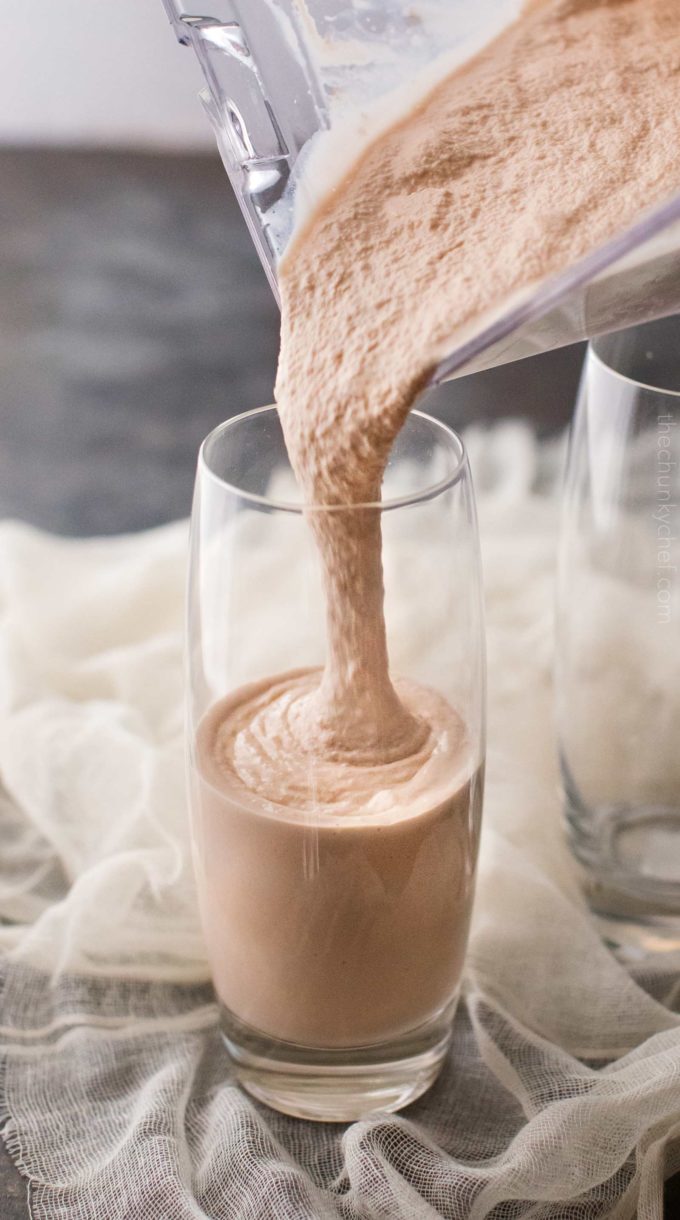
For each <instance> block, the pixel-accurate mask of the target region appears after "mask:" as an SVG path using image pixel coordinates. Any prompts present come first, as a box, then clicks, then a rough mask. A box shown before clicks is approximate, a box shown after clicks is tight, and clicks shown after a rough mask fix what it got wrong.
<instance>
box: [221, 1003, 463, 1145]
mask: <svg viewBox="0 0 680 1220" xmlns="http://www.w3.org/2000/svg"><path fill="white" fill-rule="evenodd" d="M457 998H458V997H456V1000H455V1001H454V1002H453V1003H452V1004H450V1005H448V1006H447V1008H446V1010H445V1011H444V1012H442V1013H440V1014H438V1015H437V1017H435V1018H434V1019H433V1020H432V1021H430V1022H428V1023H427V1024H426V1025H421V1026H420V1027H419V1028H418V1029H416V1030H413V1031H412V1032H411V1033H409V1034H405V1035H403V1036H402V1037H400V1038H399V1039H395V1040H393V1041H390V1042H388V1043H381V1044H378V1045H375V1046H363V1047H348V1048H342V1049H333V1050H320V1049H317V1048H314V1047H305V1046H297V1045H295V1044H294V1043H291V1042H281V1041H278V1040H277V1039H275V1038H270V1037H268V1036H267V1035H266V1034H261V1033H259V1031H257V1030H254V1029H252V1028H251V1027H249V1026H247V1025H244V1024H243V1022H241V1021H239V1020H238V1019H237V1018H236V1017H234V1015H233V1014H232V1013H230V1012H229V1011H228V1010H227V1009H225V1008H224V1007H222V1008H221V1026H222V1037H223V1039H224V1044H225V1046H226V1048H227V1051H228V1054H229V1058H230V1059H231V1062H232V1065H233V1068H234V1073H235V1075H236V1079H237V1080H238V1082H239V1084H240V1085H241V1086H242V1087H243V1088H244V1089H245V1090H246V1092H248V1093H250V1094H251V1096H253V1097H256V1098H257V1100H258V1101H263V1102H264V1103H265V1104H266V1105H268V1106H271V1107H272V1109H273V1110H280V1111H281V1113H283V1114H291V1115H293V1117H295V1118H306V1119H311V1120H313V1121H315V1122H326V1123H346V1122H353V1121H355V1120H356V1119H359V1118H364V1117H365V1116H366V1115H367V1114H369V1113H371V1112H372V1111H374V1110H387V1111H395V1110H401V1109H403V1107H404V1106H408V1105H409V1104H410V1102H412V1101H415V1100H416V1098H417V1097H420V1096H421V1094H422V1093H424V1092H425V1091H426V1090H427V1089H429V1088H430V1085H432V1084H433V1083H434V1081H435V1080H436V1078H437V1076H438V1075H439V1072H440V1070H441V1067H442V1064H443V1062H444V1058H445V1056H446V1052H447V1050H448V1046H449V1042H450V1039H451V1022H452V1020H453V1015H454V1012H455V1008H456V1003H457Z"/></svg>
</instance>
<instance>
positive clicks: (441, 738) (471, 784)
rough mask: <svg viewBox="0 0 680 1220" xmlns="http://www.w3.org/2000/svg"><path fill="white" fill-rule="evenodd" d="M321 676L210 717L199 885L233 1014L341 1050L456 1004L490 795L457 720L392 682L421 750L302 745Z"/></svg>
mask: <svg viewBox="0 0 680 1220" xmlns="http://www.w3.org/2000/svg"><path fill="white" fill-rule="evenodd" d="M319 682H320V674H319V673H318V672H315V671H297V672H291V673H287V674H282V675H278V676H277V677H276V678H275V679H273V680H266V681H264V682H261V683H257V684H254V685H253V686H250V687H246V688H242V689H241V690H239V691H238V692H236V694H234V695H232V696H230V697H229V698H227V699H226V700H225V701H224V702H223V703H220V704H218V705H217V706H216V707H214V708H213V709H212V710H211V712H210V713H209V715H208V716H207V717H206V719H205V720H204V722H203V724H202V726H201V730H200V734H199V741H198V760H199V763H198V768H197V771H196V776H195V781H194V782H195V783H196V784H197V786H198V791H197V792H196V794H195V801H196V804H197V805H198V806H199V807H200V809H201V819H202V835H203V838H204V841H205V843H207V844H209V845H210V850H209V851H207V852H205V853H203V854H202V856H201V858H200V860H199V864H198V868H199V882H200V884H199V890H200V893H201V895H202V902H203V912H202V913H203V920H204V926H205V929H206V935H207V939H208V949H209V952H210V957H211V961H212V964H213V973H214V979H215V985H216V988H217V992H218V994H219V996H220V998H221V1000H222V1001H223V1003H224V1004H225V1005H226V1007H227V1008H228V1010H229V1011H230V1012H231V1013H233V1014H234V1015H235V1016H236V1017H237V1018H238V1019H239V1020H240V1021H242V1022H244V1023H245V1024H246V1025H248V1026H249V1027H251V1028H253V1029H255V1030H258V1031H260V1032H261V1033H264V1034H267V1035H269V1036H270V1037H272V1038H275V1039H281V1040H283V1041H286V1042H292V1043H296V1044H299V1045H303V1046H310V1047H328V1048H339V1047H352V1046H361V1045H366V1044H370V1043H380V1042H386V1041H388V1040H389V1039H394V1038H398V1037H399V1036H400V1035H403V1034H404V1033H407V1032H409V1031H411V1030H413V1029H415V1028H417V1027H418V1026H420V1025H423V1024H424V1023H425V1022H427V1021H428V1020H429V1019H430V1018H432V1017H433V1016H434V1015H435V1014H437V1013H439V1012H441V1011H442V1010H443V1009H445V1008H446V1006H447V1005H449V1004H450V1003H451V1001H452V999H453V997H454V996H455V994H456V990H457V987H458V981H459V979H460V972H461V967H462V962H463V955H464V952H465V943H466V940H467V931H468V923H469V916H470V906H471V899H472V889H473V881H474V866H475V859H476V844H477V836H478V829H479V814H480V805H481V788H482V785H481V777H480V776H479V775H478V774H475V773H474V764H473V759H474V751H473V748H472V744H471V743H470V742H469V741H468V740H467V738H466V731H465V726H464V724H463V723H462V721H461V719H460V717H459V716H458V715H457V714H456V712H454V711H453V709H452V708H451V707H449V705H448V704H447V702H446V700H445V699H444V698H443V697H442V696H441V695H437V694H436V693H435V692H434V691H431V690H427V689H426V688H423V687H418V686H417V685H415V684H414V683H407V682H404V681H402V682H399V681H398V682H397V683H396V684H395V688H396V692H397V697H398V698H399V700H400V703H401V704H402V706H404V707H405V708H406V709H407V711H408V712H409V713H410V714H411V715H412V716H413V717H414V719H416V718H417V722H418V723H419V724H423V725H427V737H426V739H425V740H424V741H423V743H422V744H421V746H420V747H419V749H418V750H417V751H416V752H415V753H414V754H410V755H408V756H405V757H403V758H399V759H395V760H394V761H392V762H391V763H379V764H373V765H368V764H366V765H363V764H361V765H350V764H348V763H347V762H346V760H345V759H344V758H342V756H340V755H335V756H333V755H330V754H328V753H327V752H326V751H323V752H321V751H318V749H317V747H315V746H314V744H313V743H311V742H310V743H309V744H308V745H307V746H306V747H305V746H304V745H301V743H300V741H299V738H298V733H297V727H296V725H295V723H294V721H293V722H292V723H291V721H290V720H289V718H288V715H289V714H290V713H292V714H293V717H294V716H295V710H296V708H297V707H300V706H301V707H304V701H305V700H307V699H311V698H312V697H314V696H315V695H317V694H318V690H319ZM284 709H285V710H284ZM284 759H285V765H284V764H283V763H282V761H281V760H284Z"/></svg>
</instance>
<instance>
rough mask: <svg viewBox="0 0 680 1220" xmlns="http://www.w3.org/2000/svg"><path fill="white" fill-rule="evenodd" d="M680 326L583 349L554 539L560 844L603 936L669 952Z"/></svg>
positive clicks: (672, 930) (676, 911)
mask: <svg viewBox="0 0 680 1220" xmlns="http://www.w3.org/2000/svg"><path fill="white" fill-rule="evenodd" d="M679 513H680V318H678V317H674V318H667V319H664V320H663V321H659V322H652V323H649V324H647V325H645V326H640V327H637V328H634V329H632V330H628V331H623V332H621V333H619V334H613V335H608V336H605V337H604V338H600V339H597V340H595V341H594V342H593V343H592V344H591V346H590V348H589V350H588V355H587V357H586V363H585V367H584V372H583V378H582V383H581V389H580V395H579V400H578V405H577V410H576V416H575V420H574V425H573V432H572V437H571V445H570V452H569V459H568V468H567V476H566V496H565V504H564V515H563V525H562V538H561V553H560V571H559V595H558V648H557V707H558V731H559V740H560V753H561V767H562V776H563V782H564V800H565V809H566V820H567V827H568V835H569V839H570V843H571V846H572V848H573V851H574V854H575V856H576V858H577V860H578V861H579V863H580V865H581V869H582V875H583V882H584V886H585V891H586V894H587V897H588V900H589V902H590V905H591V907H592V910H593V911H594V913H595V914H596V915H597V916H598V918H599V919H600V921H601V924H602V929H603V931H604V934H605V936H606V937H607V938H608V939H609V940H610V941H611V942H612V943H613V944H615V945H618V946H620V947H621V949H622V950H624V951H626V950H627V952H628V953H632V954H633V955H636V954H639V953H644V952H648V951H651V950H660V949H665V950H671V949H675V948H680V576H679V572H680V544H679V541H678V539H679V538H680V521H679V520H678V514H679Z"/></svg>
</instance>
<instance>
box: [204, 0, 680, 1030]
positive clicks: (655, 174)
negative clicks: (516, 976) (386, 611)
mask: <svg viewBox="0 0 680 1220" xmlns="http://www.w3.org/2000/svg"><path fill="white" fill-rule="evenodd" d="M679 149H680V14H679V10H678V0H545V3H539V4H533V5H532V6H531V7H530V8H528V9H527V12H526V15H525V16H524V17H523V18H522V19H521V20H520V21H518V22H517V23H516V24H515V25H514V26H512V27H511V28H509V29H508V30H507V31H505V32H504V33H503V34H502V35H501V36H500V37H499V38H498V39H496V40H495V42H493V43H492V44H490V46H489V47H488V48H487V49H486V50H484V51H483V52H482V53H481V54H479V55H478V56H477V57H476V58H475V59H474V60H473V61H471V62H470V63H469V64H467V65H465V66H464V67H463V68H461V69H459V70H458V71H457V72H456V73H454V74H453V75H452V76H450V77H449V78H448V79H447V80H445V81H444V82H443V83H442V84H441V85H439V86H438V87H437V88H436V89H435V91H434V92H433V93H432V94H431V95H430V96H429V97H428V98H427V99H426V100H425V101H424V102H423V103H422V104H421V105H420V106H419V107H418V108H417V109H416V110H414V111H413V112H412V113H410V114H409V115H408V116H407V117H405V118H404V119H403V121H401V122H400V123H399V124H397V125H395V126H394V127H393V128H392V129H391V130H389V131H387V132H386V133H385V134H384V135H382V136H381V137H380V138H379V139H377V140H376V141H375V143H374V144H373V145H371V146H370V147H369V148H368V149H367V151H366V152H365V154H364V155H363V157H362V158H361V160H360V161H359V163H358V164H357V165H356V166H355V168H354V169H353V170H352V171H351V173H350V174H349V175H348V176H347V178H346V179H345V180H344V181H343V182H342V184H341V186H340V187H338V188H337V189H336V190H335V191H333V192H332V194H331V195H330V196H329V197H328V198H327V200H326V201H325V203H324V204H323V205H322V206H321V207H319V208H318V209H317V210H316V212H315V213H314V214H313V215H312V216H311V218H310V219H309V221H308V222H307V223H306V225H305V226H304V228H303V229H302V230H301V231H300V232H299V233H298V235H297V236H296V238H295V239H294V241H293V242H292V245H291V247H290V249H289V251H288V252H287V255H286V258H285V260H284V262H283V264H282V266H281V269H280V285H281V295H282V342H281V358H280V365H279V375H278V381H277V399H278V403H279V409H280V413H281V418H282V421H283V426H284V432H285V436H286V443H287V446H288V451H289V454H290V458H291V462H292V464H293V467H294V470H295V473H296V475H297V477H298V480H299V482H300V484H301V486H302V488H303V491H304V495H305V500H306V502H307V504H308V505H325V506H328V505H331V506H341V505H344V506H347V505H352V506H355V507H353V508H351V509H342V508H340V509H337V507H336V511H334V512H318V511H314V510H312V511H310V512H309V514H308V519H309V523H310V526H311V528H312V530H313V531H314V535H315V538H316V541H317V544H318V551H319V556H320V561H321V565H322V571H323V578H324V588H325V596H326V616H327V661H326V666H325V668H324V671H323V673H322V674H321V675H317V674H313V675H306V676H305V677H304V678H303V679H299V676H296V675H288V676H284V677H283V678H280V677H279V678H274V679H272V680H271V682H270V683H268V684H265V685H264V687H262V688H261V689H259V691H258V692H254V691H252V690H246V691H242V692H237V694H236V695H235V696H233V697H231V698H230V699H229V700H227V701H226V702H225V703H223V704H222V705H219V706H218V707H217V708H214V709H213V710H212V711H211V712H210V713H209V715H208V717H207V719H206V721H205V722H204V724H203V726H202V728H201V730H200V733H199V745H198V759H199V770H200V772H201V774H202V779H200V780H199V784H200V786H201V788H202V797H201V805H202V815H201V817H202V823H201V834H202V836H203V854H204V857H205V868H206V870H207V871H206V874H205V895H206V898H205V905H204V919H205V922H206V929H207V935H208V941H209V945H210V948H211V957H212V961H213V968H214V973H215V977H216V980H217V986H218V990H219V992H220V995H221V996H222V998H223V1000H224V1001H225V1003H226V1004H227V1005H228V1006H229V1007H230V1008H231V1009H232V1010H233V1011H234V1012H235V1013H236V1015H237V1016H239V1017H241V1018H242V1019H243V1020H245V1021H248V1022H250V1023H252V1024H253V1025H255V1026H256V1027H258V1028H260V1029H262V1030H264V1031H267V1032H270V1033H272V1034H275V1035H277V1036H279V1037H283V1038H288V1039H291V1040H294V1041H296V1040H299V1041H303V1042H310V1043H312V1044H316V1045H347V1044H351V1043H352V1042H355V1043H356V1042H360V1041H362V1040H366V1039H369V1040H371V1039H373V1040H376V1039H379V1038H381V1037H383V1036H389V1034H390V1031H394V1030H397V1029H404V1028H407V1027H408V1026H409V1024H410V1025H412V1024H414V1023H417V1021H419V1020H422V1019H424V1015H426V1014H427V1013H432V1012H433V1011H435V1009H436V1007H437V1005H440V1006H441V1003H443V1002H445V1000H446V997H447V995H450V994H451V993H452V991H453V989H454V987H455V983H456V980H457V976H458V971H459V969H460V962H461V960H462V954H463V949H464V945H465V939H466V936H467V922H468V914H469V901H470V894H471V885H470V884H469V876H470V870H471V863H473V862H474V851H475V848H474V835H471V834H470V830H469V827H470V825H471V824H473V823H474V821H475V814H474V803H475V802H474V800H473V799H472V796H471V789H470V785H473V787H474V786H475V784H476V780H475V779H474V771H475V767H476V762H475V760H474V757H473V751H472V745H471V743H470V742H469V741H468V739H467V735H466V732H465V727H464V726H462V725H461V722H460V720H459V718H458V717H457V715H456V713H455V712H454V711H453V710H452V709H451V708H448V707H447V705H446V704H445V702H444V701H443V700H442V699H441V697H439V696H435V695H434V693H433V692H430V691H427V690H424V689H423V688H416V687H410V688H409V687H407V686H401V687H400V686H399V685H398V684H395V682H393V680H392V678H391V677H390V674H389V669H388V657H387V647H386V641H385V626H384V619H383V583H382V566H381V538H380V517H379V514H378V513H377V512H376V511H375V510H374V509H371V508H362V507H359V506H362V505H370V504H373V503H375V502H377V501H378V500H379V499H380V489H381V483H382V477H383V472H384V467H385V463H386V461H387V457H388V455H389V451H390V449H391V446H392V443H393V441H394V438H395V436H396V434H397V432H398V431H399V429H400V427H401V426H402V424H403V422H404V420H405V418H406V415H407V413H408V411H409V409H410V407H411V406H412V405H413V403H414V400H415V398H416V397H417V395H418V393H419V392H420V391H421V390H422V389H423V387H424V386H425V385H426V384H427V382H428V380H429V379H430V377H431V375H432V372H433V370H434V369H435V368H436V366H437V364H438V363H439V361H440V360H441V358H442V357H443V356H444V355H445V354H446V353H447V352H448V351H449V350H450V348H451V347H452V346H453V343H454V338H455V337H456V336H458V337H460V335H461V334H463V333H464V332H465V331H471V330H474V328H475V326H477V325H479V323H480V320H481V319H483V317H484V316H485V315H486V314H487V313H488V311H489V310H490V309H492V308H494V307H497V306H498V305H499V304H500V303H501V302H502V301H503V300H505V299H506V298H508V297H509V296H511V295H512V294H513V293H514V292H515V291H517V290H519V289H521V288H523V287H526V286H527V285H528V284H530V283H531V282H533V281H535V280H539V279H542V278H544V277H545V276H547V275H549V274H550V273H552V272H557V271H558V270H560V269H562V268H564V267H565V266H567V265H569V264H570V263H572V262H574V261H575V260H576V259H578V258H580V257H581V256H583V255H584V254H586V253H587V252H588V251H589V250H591V249H593V248H594V247H595V246H597V245H598V244H600V243H601V242H603V241H604V240H605V239H607V238H609V237H611V236H612V235H614V234H615V233H616V232H617V231H619V230H620V229H622V228H623V227H624V226H625V225H626V224H628V223H629V222H631V221H632V220H633V219H635V218H636V217H637V216H638V215H639V214H640V212H641V211H642V210H643V209H645V208H647V207H650V206H651V205H652V204H653V203H655V202H658V201H660V200H662V199H663V198H664V197H665V196H667V195H669V194H670V193H671V192H672V190H673V189H675V188H677V187H678V185H680V154H679V151H678V150H679ZM423 544H424V545H426V540H424V543H423ZM439 764H442V766H443V768H444V773H445V774H446V780H445V781H444V782H442V778H441V777H442V774H443V773H442V771H441V769H440V766H439ZM395 768H396V770H395ZM310 773H311V774H313V776H314V777H315V778H314V781H313V783H312V784H311V787H310V780H309V778H308V777H309V774H310ZM376 800H377V805H376ZM471 811H472V813H471ZM357 817H358V821H357ZM208 874H209V877H208ZM400 979H401V983H400V982H399V980H400Z"/></svg>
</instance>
